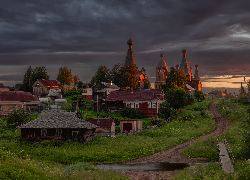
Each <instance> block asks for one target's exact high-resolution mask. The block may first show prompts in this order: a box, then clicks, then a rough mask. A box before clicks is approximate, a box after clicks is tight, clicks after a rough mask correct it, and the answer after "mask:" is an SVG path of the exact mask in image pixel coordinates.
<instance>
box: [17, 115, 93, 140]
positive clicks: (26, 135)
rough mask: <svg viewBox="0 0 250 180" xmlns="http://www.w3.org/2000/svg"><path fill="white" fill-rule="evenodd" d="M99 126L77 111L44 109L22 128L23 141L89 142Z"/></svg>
mask: <svg viewBox="0 0 250 180" xmlns="http://www.w3.org/2000/svg"><path fill="white" fill-rule="evenodd" d="M97 127H98V126H96V125H95V124H92V123H89V122H87V121H84V120H82V119H80V118H78V117H77V112H66V111H42V112H41V114H40V116H39V117H38V118H37V119H35V120H33V121H30V122H28V123H26V124H23V125H21V126H19V128H21V139H20V140H23V141H42V140H49V139H55V140H72V141H76V142H81V143H87V142H88V141H90V140H92V139H94V138H95V130H96V128H97Z"/></svg>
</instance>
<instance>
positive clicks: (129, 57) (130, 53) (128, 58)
mask: <svg viewBox="0 0 250 180" xmlns="http://www.w3.org/2000/svg"><path fill="white" fill-rule="evenodd" d="M127 44H128V45H129V49H128V52H127V56H126V59H125V63H124V66H131V65H134V64H135V59H134V54H133V50H132V45H133V44H134V41H132V39H131V33H130V39H129V40H128V41H127Z"/></svg>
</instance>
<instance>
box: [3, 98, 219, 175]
mask: <svg viewBox="0 0 250 180" xmlns="http://www.w3.org/2000/svg"><path fill="white" fill-rule="evenodd" d="M211 102H212V101H211V100H210V101H209V100H204V101H203V102H195V103H193V104H191V105H189V106H187V107H185V108H183V109H182V112H181V113H179V114H178V115H177V116H176V117H175V118H174V119H173V120H172V121H171V122H170V123H168V124H166V125H164V126H163V127H161V128H158V129H155V130H145V131H143V132H142V133H138V134H136V135H133V136H126V135H118V136H111V137H101V136H97V137H96V139H95V140H93V141H91V142H89V143H88V144H86V145H83V144H79V143H75V142H62V143H60V142H56V141H43V142H42V143H28V142H21V143H20V142H19V137H20V130H19V129H11V128H6V127H4V126H2V127H0V136H1V137H0V153H1V154H0V155H1V156H0V157H1V160H0V177H14V178H13V179H15V177H17V176H19V175H17V174H19V173H20V177H21V178H20V179H36V175H35V174H34V173H33V172H38V173H40V176H41V177H44V178H45V179H46V178H47V177H48V176H51V178H50V179H53V178H54V179H60V178H65V177H66V176H67V178H68V176H69V177H72V176H74V178H72V179H81V178H82V177H83V175H84V176H85V175H86V177H89V178H90V179H91V178H92V179H98V178H99V177H103V178H102V179H119V178H120V179H126V177H125V176H124V175H123V174H122V173H118V172H113V171H104V170H97V169H95V168H94V166H93V165H94V164H99V163H112V162H121V161H127V160H131V159H136V158H140V157H144V156H147V155H151V154H154V153H157V152H160V151H163V150H166V149H168V148H170V147H173V146H175V145H177V144H180V143H183V142H187V141H189V140H192V139H196V138H198V137H200V136H203V135H205V134H208V133H210V132H212V131H213V130H214V129H215V123H214V120H213V116H212V115H210V114H209V113H208V107H209V104H210V103H211ZM2 121H3V122H4V120H2ZM144 121H147V120H146V119H144ZM14 162H16V165H15V166H12V165H11V164H13V163H14ZM3 164H6V165H4V167H3ZM44 168H48V170H46V171H45V169H44ZM23 171H24V172H26V173H24V172H23ZM45 172H46V173H45ZM27 173H28V175H27V176H26V174H27ZM65 173H66V174H65ZM67 173H68V174H67ZM69 173H70V174H69ZM46 175H47V176H46ZM118 177H119V178H118ZM41 179H42V178H41Z"/></svg>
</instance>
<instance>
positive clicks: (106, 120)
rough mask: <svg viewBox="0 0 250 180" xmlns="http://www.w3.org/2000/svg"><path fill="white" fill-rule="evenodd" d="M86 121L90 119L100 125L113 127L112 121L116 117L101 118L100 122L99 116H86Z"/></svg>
mask: <svg viewBox="0 0 250 180" xmlns="http://www.w3.org/2000/svg"><path fill="white" fill-rule="evenodd" d="M85 121H88V122H90V123H92V124H95V125H97V126H100V127H111V126H112V123H113V122H114V119H109V118H99V123H97V122H98V118H86V119H85Z"/></svg>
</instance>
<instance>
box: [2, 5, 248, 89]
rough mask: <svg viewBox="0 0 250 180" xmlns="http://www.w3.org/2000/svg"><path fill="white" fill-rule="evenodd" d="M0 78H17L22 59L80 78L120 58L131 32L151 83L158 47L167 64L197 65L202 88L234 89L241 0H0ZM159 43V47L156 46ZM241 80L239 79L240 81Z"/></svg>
mask: <svg viewBox="0 0 250 180" xmlns="http://www.w3.org/2000/svg"><path fill="white" fill-rule="evenodd" d="M0 3H1V6H0V83H3V84H4V85H6V86H13V85H14V84H17V83H21V81H22V80H23V76H24V73H25V71H26V70H27V68H28V66H32V68H35V67H36V66H46V69H47V71H48V74H49V75H50V79H51V80H53V79H56V77H57V74H58V71H59V68H60V67H64V66H67V67H68V68H69V69H71V71H72V74H73V75H78V76H79V78H80V80H82V81H83V82H86V81H90V80H91V78H92V76H93V75H94V74H95V72H96V71H97V69H98V67H99V66H100V65H106V66H107V67H109V68H110V69H111V68H112V66H113V65H114V64H117V63H121V64H124V62H125V58H126V54H127V50H128V45H127V40H128V39H129V38H130V33H131V39H132V40H133V41H134V45H133V52H134V58H135V62H136V65H137V67H138V68H139V69H141V68H142V67H144V68H145V69H146V75H147V77H149V80H150V82H151V83H154V82H155V74H156V73H155V71H156V66H157V65H158V62H159V61H160V59H161V57H160V53H163V54H164V60H165V61H166V64H167V66H168V68H169V69H170V67H171V66H175V65H176V64H180V63H181V59H182V53H181V51H182V49H183V48H185V49H186V50H187V61H188V62H191V63H192V68H193V74H194V70H195V67H194V66H195V64H196V63H197V64H198V65H199V74H200V77H201V83H202V89H203V91H204V92H206V93H208V92H209V91H210V90H212V89H218V90H224V89H228V92H231V93H233V92H236V94H237V93H238V91H239V88H240V82H243V81H244V78H243V77H246V81H248V80H249V79H250V21H249V18H250V11H249V7H250V1H248V0H238V1H235V0H227V1H224V0H219V1H218V0H209V1H208V0H189V1H186V0H185V1H184V0H164V1H162V0H153V1H152V0H134V1H131V0H85V1H84V0H70V1H69V0H53V1H49V0H36V1H34V0H22V1H20V0H11V1H7V0H0ZM161 48H162V49H161ZM243 85H244V87H246V82H243Z"/></svg>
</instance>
